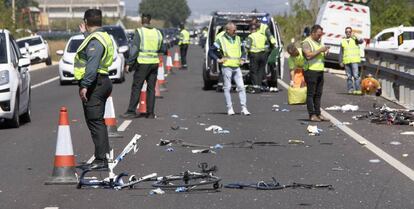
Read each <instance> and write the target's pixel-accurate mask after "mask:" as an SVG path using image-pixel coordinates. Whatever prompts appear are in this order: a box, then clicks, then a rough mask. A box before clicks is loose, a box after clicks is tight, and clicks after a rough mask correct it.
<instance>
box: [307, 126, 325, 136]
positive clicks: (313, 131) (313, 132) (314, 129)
mask: <svg viewBox="0 0 414 209" xmlns="http://www.w3.org/2000/svg"><path fill="white" fill-rule="evenodd" d="M307 130H308V133H309V136H319V135H320V134H321V132H322V131H323V130H322V129H320V128H318V126H316V125H314V126H313V125H309V126H308V128H307Z"/></svg>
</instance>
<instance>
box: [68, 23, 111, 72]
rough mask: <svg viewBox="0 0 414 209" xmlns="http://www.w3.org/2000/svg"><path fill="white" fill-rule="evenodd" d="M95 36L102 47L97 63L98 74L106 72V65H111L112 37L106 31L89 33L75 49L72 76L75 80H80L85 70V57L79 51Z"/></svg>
mask: <svg viewBox="0 0 414 209" xmlns="http://www.w3.org/2000/svg"><path fill="white" fill-rule="evenodd" d="M93 38H95V39H96V40H98V41H99V42H100V43H101V44H102V46H103V47H104V49H105V50H104V53H103V55H102V58H101V61H100V63H99V68H98V69H97V72H98V73H99V74H105V75H107V74H108V67H109V66H111V65H112V62H113V56H114V46H113V45H112V39H111V37H110V36H109V35H108V33H107V32H101V31H96V32H93V33H91V34H90V35H89V36H88V37H86V39H85V40H83V42H82V44H81V45H80V46H79V48H78V50H77V51H76V55H75V62H74V70H73V71H74V76H75V80H81V79H82V78H83V77H84V76H85V70H86V62H87V60H86V58H85V57H82V56H81V51H83V50H84V49H85V47H86V46H87V45H88V43H89V42H90V41H91V40H92V39H93Z"/></svg>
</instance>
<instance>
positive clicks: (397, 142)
mask: <svg viewBox="0 0 414 209" xmlns="http://www.w3.org/2000/svg"><path fill="white" fill-rule="evenodd" d="M390 144H391V145H401V142H399V141H392V142H390Z"/></svg>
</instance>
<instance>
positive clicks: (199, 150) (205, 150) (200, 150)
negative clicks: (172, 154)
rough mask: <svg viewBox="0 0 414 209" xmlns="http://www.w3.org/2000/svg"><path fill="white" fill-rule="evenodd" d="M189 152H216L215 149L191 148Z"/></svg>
mask: <svg viewBox="0 0 414 209" xmlns="http://www.w3.org/2000/svg"><path fill="white" fill-rule="evenodd" d="M191 152H192V153H193V154H197V153H213V154H216V152H215V151H213V150H210V149H193V150H191Z"/></svg>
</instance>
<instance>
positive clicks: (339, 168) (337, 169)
mask: <svg viewBox="0 0 414 209" xmlns="http://www.w3.org/2000/svg"><path fill="white" fill-rule="evenodd" d="M331 170H333V171H343V170H344V169H343V168H341V167H336V168H332V169H331Z"/></svg>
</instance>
